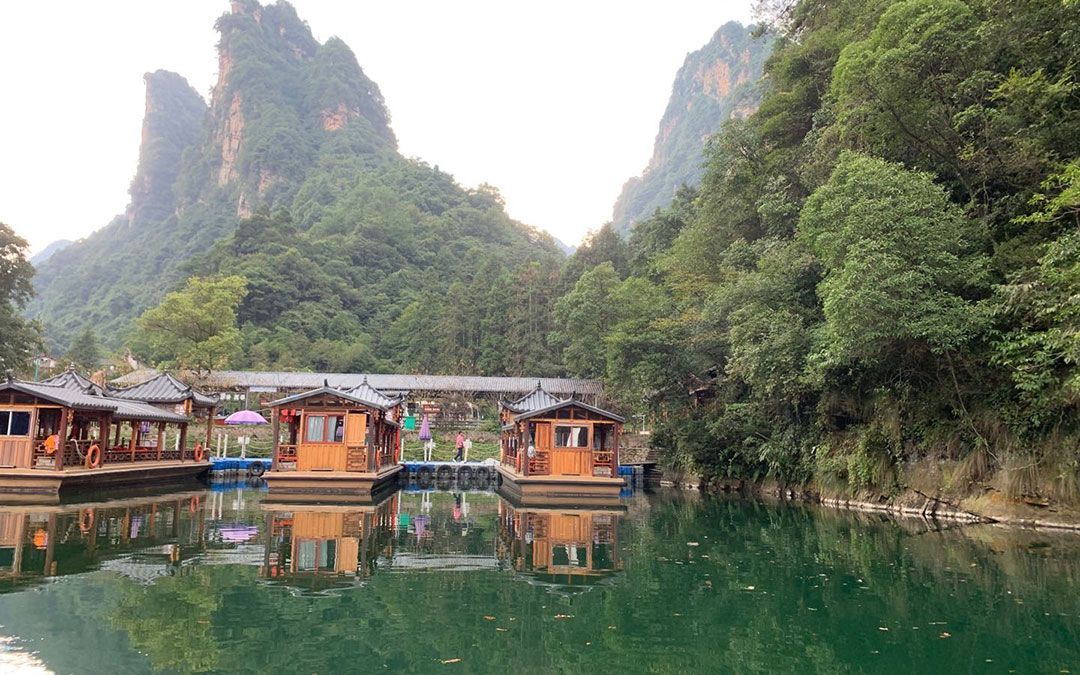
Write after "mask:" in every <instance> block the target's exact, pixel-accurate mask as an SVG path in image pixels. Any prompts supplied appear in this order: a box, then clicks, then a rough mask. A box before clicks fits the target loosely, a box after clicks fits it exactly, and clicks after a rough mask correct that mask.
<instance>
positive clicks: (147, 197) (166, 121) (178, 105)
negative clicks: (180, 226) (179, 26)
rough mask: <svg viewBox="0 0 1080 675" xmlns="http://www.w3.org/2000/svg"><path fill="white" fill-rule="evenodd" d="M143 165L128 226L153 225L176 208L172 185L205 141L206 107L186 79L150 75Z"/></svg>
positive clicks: (161, 72)
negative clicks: (187, 154)
mask: <svg viewBox="0 0 1080 675" xmlns="http://www.w3.org/2000/svg"><path fill="white" fill-rule="evenodd" d="M143 80H144V81H145V82H146V112H145V114H144V115H143V126H142V143H141V144H140V147H139V165H138V168H137V169H136V171H135V178H134V180H132V181H131V188H130V190H129V192H130V194H131V203H130V204H128V208H127V212H126V215H127V221H128V224H129V225H134V224H135V222H136V221H140V222H153V221H158V220H162V219H164V218H167V217H168V216H169V215H170V214H171V213H172V212H173V211H174V210H175V209H176V197H175V195H174V194H173V190H172V186H173V183H174V182H175V181H176V176H177V174H178V173H179V172H180V159H181V157H182V156H183V154H184V151H185V150H186V149H188V148H189V147H191V146H193V145H194V144H195V142H196V141H197V140H198V138H199V129H201V128H202V124H203V119H204V118H205V117H206V103H205V102H204V101H203V100H202V97H201V96H199V94H198V93H197V92H196V91H195V90H194V89H192V88H191V86H190V85H189V84H188V83H187V80H185V79H184V78H183V77H181V76H179V75H177V74H176V73H170V72H169V71H166V70H159V71H157V72H153V73H147V74H146V75H145V76H144V77H143Z"/></svg>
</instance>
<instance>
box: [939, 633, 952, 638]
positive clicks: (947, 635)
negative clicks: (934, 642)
mask: <svg viewBox="0 0 1080 675" xmlns="http://www.w3.org/2000/svg"><path fill="white" fill-rule="evenodd" d="M938 637H939V638H951V637H952V635H950V634H949V633H942V634H941V635H939V636H938Z"/></svg>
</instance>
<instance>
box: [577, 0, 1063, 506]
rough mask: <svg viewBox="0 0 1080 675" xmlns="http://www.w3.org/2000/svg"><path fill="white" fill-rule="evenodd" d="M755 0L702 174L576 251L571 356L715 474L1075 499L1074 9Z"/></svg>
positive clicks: (1022, 3) (679, 457) (685, 458)
mask: <svg viewBox="0 0 1080 675" xmlns="http://www.w3.org/2000/svg"><path fill="white" fill-rule="evenodd" d="M763 5H764V6H766V7H774V8H779V10H780V11H779V12H778V13H777V15H776V16H775V17H774V19H775V20H774V23H773V30H774V31H776V32H777V33H778V34H779V38H778V40H777V43H776V48H775V50H774V53H773V54H772V56H771V57H770V59H769V61H768V63H767V66H766V78H767V80H768V83H769V86H768V90H767V91H766V92H765V94H764V97H763V99H762V102H761V105H760V107H759V108H758V110H757V112H756V113H754V114H753V115H750V116H749V117H748V118H747V119H745V120H735V121H732V122H729V123H728V124H727V125H726V126H725V128H724V130H723V131H722V132H721V133H720V134H719V135H718V136H716V137H715V138H714V141H713V142H712V143H711V145H710V151H709V155H708V166H707V170H706V173H705V176H704V178H703V180H702V183H701V186H700V188H699V189H697V190H686V191H683V192H681V193H679V194H678V195H677V197H676V199H675V201H674V202H673V203H672V204H671V206H670V207H669V208H668V209H666V210H665V211H663V212H662V213H660V214H659V215H656V216H654V217H652V218H649V219H647V220H645V221H642V222H640V223H639V224H638V225H637V226H636V227H635V228H634V230H633V234H632V236H631V238H630V240H629V242H628V243H626V244H622V245H621V246H620V242H619V241H618V240H615V241H613V240H612V239H611V237H597V238H595V239H596V241H594V242H593V245H591V246H585V247H582V248H581V249H579V251H578V252H577V253H575V255H574V257H573V258H572V259H571V261H570V263H569V264H568V266H570V265H577V266H578V267H579V269H583V270H584V271H583V272H581V273H580V274H579V275H578V276H579V278H578V280H577V282H576V283H575V284H574V285H573V288H572V290H570V291H569V293H568V294H567V295H566V296H564V297H563V298H562V299H561V300H559V301H558V302H557V303H556V306H555V316H556V319H557V320H556V327H557V330H558V331H559V334H560V335H561V336H562V338H563V340H564V351H563V355H564V358H565V360H566V363H567V366H568V368H569V369H570V370H571V372H576V373H598V372H599V373H604V374H606V376H607V377H608V379H609V381H610V382H611V383H612V384H613V385H615V386H613V387H611V388H610V389H609V390H610V391H615V392H619V393H621V394H622V395H624V396H625V397H626V401H627V403H628V404H636V405H640V406H641V407H643V408H646V409H647V410H648V411H650V412H651V413H652V415H653V416H654V419H655V420H656V421H657V425H658V426H657V432H656V434H655V435H654V437H653V440H654V442H655V443H656V444H657V445H659V446H661V447H664V448H666V449H668V450H670V451H671V452H672V453H673V457H674V458H675V460H676V461H678V462H682V463H684V465H687V466H693V467H695V468H697V469H698V470H700V471H701V472H702V473H703V474H704V475H706V476H707V477H714V478H721V477H730V478H732V479H735V480H739V481H742V480H747V481H754V480H761V479H764V478H773V479H775V480H777V481H778V482H780V483H781V484H785V483H786V484H800V483H801V484H805V482H807V481H809V482H810V483H811V484H814V485H816V486H817V487H819V488H822V489H851V490H868V491H873V492H874V493H876V494H877V495H884V496H891V495H897V494H900V493H902V492H904V491H905V490H909V489H913V488H914V489H918V490H921V491H922V492H924V493H927V494H941V493H942V492H944V493H946V494H952V493H958V494H959V495H960V496H966V495H986V496H989V498H990V499H991V500H995V499H999V498H1000V497H1002V496H1005V497H1008V498H1019V497H1021V496H1025V495H1026V496H1027V497H1030V498H1033V499H1041V498H1044V497H1050V498H1057V499H1063V500H1071V501H1076V500H1077V499H1078V498H1080V458H1078V455H1077V450H1076V449H1077V447H1078V445H1080V414H1078V413H1080V411H1078V404H1080V310H1078V304H1077V295H1076V291H1077V289H1078V288H1080V83H1078V79H1080V60H1078V59H1077V55H1078V54H1080V3H1078V2H1076V0H1064V1H1063V0H1034V1H1029V0H977V1H976V0H968V1H964V0H900V1H894V0H835V1H833V2H827V3H822V2H811V1H809V0H803V1H801V2H790V3H788V2H770V3H763ZM598 234H602V232H601V233H598ZM599 244H603V245H602V246H598V245H599ZM590 248H591V249H592V250H589V249H590ZM601 249H602V250H601ZM586 258H588V260H589V262H588V264H585V265H582V264H581V261H583V260H585V259H586ZM586 318H587V319H588V321H587V322H585V319H586ZM582 328H583V329H582ZM571 329H575V330H571Z"/></svg>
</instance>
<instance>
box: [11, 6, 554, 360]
mask: <svg viewBox="0 0 1080 675" xmlns="http://www.w3.org/2000/svg"><path fill="white" fill-rule="evenodd" d="M216 27H217V29H218V31H219V33H220V35H221V40H220V43H219V75H218V81H217V84H216V85H215V87H214V89H213V92H212V96H211V100H210V104H209V106H207V105H206V104H205V103H204V102H203V100H202V99H201V98H200V97H199V95H198V94H197V93H196V92H195V91H193V90H192V89H191V88H190V87H189V86H188V85H187V83H186V82H185V81H184V80H183V78H181V77H180V76H179V75H176V74H173V73H167V72H164V71H158V72H156V73H153V74H150V75H147V77H146V85H147V95H146V115H145V119H144V123H143V135H142V146H141V151H140V158H139V166H138V171H137V174H136V176H135V179H134V180H133V181H132V185H131V204H130V205H129V207H128V209H127V211H126V213H125V214H124V215H121V216H117V217H116V218H115V219H114V220H113V222H111V223H110V224H109V225H108V226H107V227H105V228H103V229H102V230H99V231H98V232H95V233H94V234H93V235H91V236H90V237H87V238H86V239H85V240H82V241H79V242H76V243H75V244H73V245H71V246H70V247H68V248H66V249H65V250H63V251H61V252H59V253H57V254H56V255H54V256H53V257H52V258H51V259H49V260H48V261H46V262H45V263H43V264H42V265H41V268H40V270H39V272H38V275H37V278H36V282H35V283H36V287H37V293H38V295H37V298H36V299H35V300H34V301H33V302H32V305H31V306H30V315H31V316H33V317H36V318H39V319H41V320H42V321H43V323H44V324H45V327H46V336H47V339H48V340H49V341H50V342H51V343H52V344H53V345H60V346H66V345H67V344H68V343H70V341H71V340H72V338H73V337H74V336H75V335H77V334H78V333H79V332H80V331H81V330H82V329H83V327H85V326H88V325H91V326H93V327H94V328H95V329H96V330H97V331H98V333H99V335H100V337H101V339H102V341H103V342H105V343H106V344H107V345H110V346H112V347H118V346H119V345H121V344H122V343H123V342H124V340H125V339H126V338H127V335H128V332H129V328H130V324H131V320H132V319H133V318H134V317H136V316H138V315H139V314H140V313H141V312H142V311H143V310H144V309H146V308H148V307H150V306H153V305H154V304H156V303H157V302H158V301H159V300H160V299H161V298H162V296H163V295H164V294H165V292H166V291H168V290H170V289H172V288H175V287H177V286H178V285H179V284H180V282H182V280H183V279H184V278H186V277H187V276H189V275H190V274H192V273H205V274H215V273H217V272H222V273H230V274H231V273H241V274H242V275H243V276H244V277H245V278H246V279H247V280H248V289H249V293H248V295H247V298H246V299H245V301H244V303H243V305H242V306H241V308H240V321H241V327H242V329H243V334H244V337H245V344H244V349H243V357H242V361H243V363H242V364H240V365H244V364H250V365H259V366H280V367H286V366H291V367H301V366H307V367H334V368H336V369H360V368H361V367H365V368H366V367H372V366H373V361H372V359H373V358H374V354H375V353H376V350H378V349H379V348H380V346H379V345H378V344H377V337H378V336H381V335H383V334H384V333H386V334H388V335H391V336H393V335H399V336H400V337H399V338H396V339H397V341H398V343H400V342H402V341H403V340H404V341H408V340H409V339H415V335H416V329H417V326H412V324H411V323H410V322H414V323H416V324H418V326H419V328H423V329H427V328H426V327H427V326H429V325H430V324H432V323H433V322H434V323H437V322H438V321H442V320H444V319H443V315H444V313H445V312H448V311H451V310H445V312H444V309H443V307H444V305H445V304H446V303H447V302H450V301H452V300H453V298H454V295H453V291H454V288H455V287H454V282H455V281H457V282H459V283H461V284H464V285H466V286H468V285H469V284H471V283H472V280H473V279H474V277H475V276H476V275H478V274H480V273H481V271H483V272H484V273H485V274H487V275H488V276H487V277H486V279H487V280H488V281H490V280H498V281H501V282H504V284H505V288H504V289H502V290H500V291H499V292H503V293H506V294H508V296H509V297H510V298H511V299H514V298H517V299H520V302H514V303H513V304H514V306H515V307H519V308H520V309H519V310H518V311H519V312H522V313H525V314H526V316H523V317H520V318H519V319H515V316H514V310H513V309H510V310H508V313H506V314H501V315H500V316H498V320H499V321H500V322H503V323H504V324H505V323H510V324H513V323H514V322H515V321H519V322H521V323H522V328H521V330H529V331H533V333H530V334H529V335H528V337H529V339H532V340H533V341H537V340H538V341H539V343H540V344H541V345H544V344H545V343H546V341H545V340H544V337H545V333H546V330H547V328H546V327H543V326H544V323H543V322H542V321H540V320H539V319H537V318H534V317H530V316H528V313H529V312H532V311H539V310H541V309H543V307H539V306H530V305H529V303H528V297H527V296H528V295H529V294H530V293H531V292H532V291H531V290H521V288H520V287H521V286H522V284H523V283H525V282H524V280H526V279H529V280H531V279H533V278H534V277H536V276H541V277H545V278H551V279H554V278H556V277H557V275H558V270H559V266H560V265H561V262H562V259H563V254H562V253H561V252H560V251H559V249H558V247H557V246H556V245H555V243H554V241H553V240H552V238H551V237H550V236H549V235H547V234H545V233H541V232H538V231H536V230H534V229H532V228H528V227H525V226H523V225H521V224H519V223H516V222H514V221H511V220H510V219H509V217H508V216H507V215H506V213H505V210H504V209H503V205H502V201H501V198H500V197H499V195H498V193H497V192H496V191H495V190H494V189H492V188H487V187H483V188H481V189H479V190H465V189H462V188H461V187H460V186H458V185H457V184H456V183H455V182H454V180H453V178H452V177H451V176H450V175H448V174H446V173H443V172H440V171H439V170H438V169H437V168H431V167H429V166H426V165H424V164H422V163H420V162H417V161H413V160H407V159H405V158H403V157H402V156H401V155H400V154H398V152H397V149H396V139H395V138H394V134H393V131H392V130H391V128H390V115H389V112H388V111H387V108H386V105H385V104H384V102H383V98H382V95H381V94H380V92H379V88H378V86H377V85H376V84H375V83H374V82H372V81H371V80H370V79H369V78H368V77H367V76H366V75H365V74H364V72H363V70H362V69H361V68H360V66H359V64H358V63H357V62H356V59H355V57H354V56H353V53H352V52H351V51H350V50H349V48H348V47H347V46H346V45H345V44H344V43H343V42H342V41H341V40H339V39H337V38H330V39H329V40H327V41H326V42H325V43H324V44H320V43H319V42H317V41H316V40H315V39H314V38H313V37H312V34H311V31H310V29H309V28H308V27H307V25H306V24H305V23H304V22H303V21H301V20H300V18H299V17H298V16H297V14H296V12H295V10H294V9H293V7H292V6H291V5H289V4H288V3H286V2H279V3H277V4H274V5H269V6H266V7H263V6H261V5H259V4H258V3H257V2H254V1H253V0H237V1H236V2H233V3H232V11H231V12H230V13H229V14H226V15H224V16H223V17H221V19H220V20H219V21H218V22H217V26H216ZM238 223H239V226H238ZM484 286H485V292H491V291H490V289H489V286H490V284H485V285H484ZM448 288H449V289H450V290H451V291H452V292H451V293H450V294H448V293H447V289H448ZM515 289H517V290H515ZM515 293H518V295H517V296H515V295H514V294H515ZM469 302H470V303H473V302H474V300H473V298H470V299H469ZM548 304H550V303H548ZM502 309H505V307H502V308H500V312H501V311H502ZM447 320H448V319H447ZM492 320H494V316H493V317H492ZM410 326H412V327H410ZM518 337H520V338H522V339H524V337H525V335H524V334H518ZM471 339H472V338H467V337H462V338H461V340H462V341H464V342H463V343H462V344H461V345H459V346H460V348H458V346H455V345H454V344H443V343H442V342H441V341H434V342H433V343H432V344H425V345H424V346H423V349H424V350H428V351H432V350H434V352H433V353H435V354H436V358H438V359H439V364H437V365H440V364H445V363H451V362H454V359H459V358H466V356H463V354H466V353H472V352H469V350H470V349H472V347H470V344H471V343H469V342H468V340H471ZM485 339H489V340H490V339H495V338H485ZM507 339H508V338H507ZM398 343H394V345H395V346H394V347H393V348H391V346H390V345H387V346H386V347H384V348H382V350H381V353H384V354H386V355H387V357H386V358H387V359H388V362H387V364H386V365H387V367H394V366H401V367H405V366H406V365H407V366H408V367H414V366H415V367H420V366H426V365H427V363H426V362H425V361H423V359H421V358H420V357H419V356H415V355H414V354H413V353H412V352H410V351H409V350H408V349H405V350H404V351H401V350H399V349H398V347H401V346H402V345H400V344H398ZM417 349H420V347H417ZM544 349H545V350H546V347H544ZM440 350H444V351H440ZM473 351H475V350H473ZM314 354H321V355H322V356H320V357H316V356H313V355H314ZM151 356H152V355H151ZM414 356H415V358H414ZM538 358H542V360H543V364H538V363H534V362H533V361H531V360H526V361H524V363H527V364H528V365H529V367H530V368H532V367H539V366H540V365H545V367H548V368H550V367H551V366H550V363H551V360H552V359H551V357H550V355H549V354H548V353H547V352H546V351H545V352H544V354H542V355H541V357H538ZM404 359H409V360H408V361H404ZM508 368H510V369H512V367H511V366H507V365H505V363H504V362H499V363H498V364H497V365H491V366H490V367H489V368H488V369H489V370H492V371H497V372H501V371H504V370H507V369H508ZM521 368H522V369H524V368H525V366H524V365H522V366H521ZM522 372H523V371H522Z"/></svg>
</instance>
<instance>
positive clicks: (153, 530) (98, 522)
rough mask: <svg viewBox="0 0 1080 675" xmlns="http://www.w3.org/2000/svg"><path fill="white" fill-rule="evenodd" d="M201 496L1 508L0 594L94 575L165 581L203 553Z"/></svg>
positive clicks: (192, 494) (196, 493) (194, 493)
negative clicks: (62, 578)
mask: <svg viewBox="0 0 1080 675" xmlns="http://www.w3.org/2000/svg"><path fill="white" fill-rule="evenodd" d="M202 494H203V493H202V492H201V491H200V492H186V493H175V494H170V495H164V496H159V497H154V498H146V497H140V498H135V499H123V500H116V501H109V502H106V503H83V504H79V505H77V506H76V505H72V506H27V505H21V506H5V507H2V508H0V590H4V589H7V588H9V587H13V586H21V585H25V584H28V583H37V582H39V581H41V580H42V579H44V578H46V577H52V576H64V575H69V574H81V573H85V572H88V571H91V570H95V569H105V570H110V571H114V572H117V573H119V574H122V575H124V576H127V577H129V578H133V579H137V580H139V581H149V580H151V579H153V578H155V577H159V576H163V575H166V574H170V573H171V571H172V570H174V569H175V568H176V567H178V566H179V565H181V564H182V562H183V561H184V560H187V559H189V558H190V557H193V556H194V555H196V554H197V553H199V552H200V551H201V549H202V548H203V547H202V546H200V545H199V544H193V543H188V544H186V545H185V546H181V545H180V544H179V543H177V542H181V541H184V542H193V541H199V540H201V538H202V529H203V513H202V511H201V510H200V509H199V508H198V505H199V498H200V496H201V495H202Z"/></svg>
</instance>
